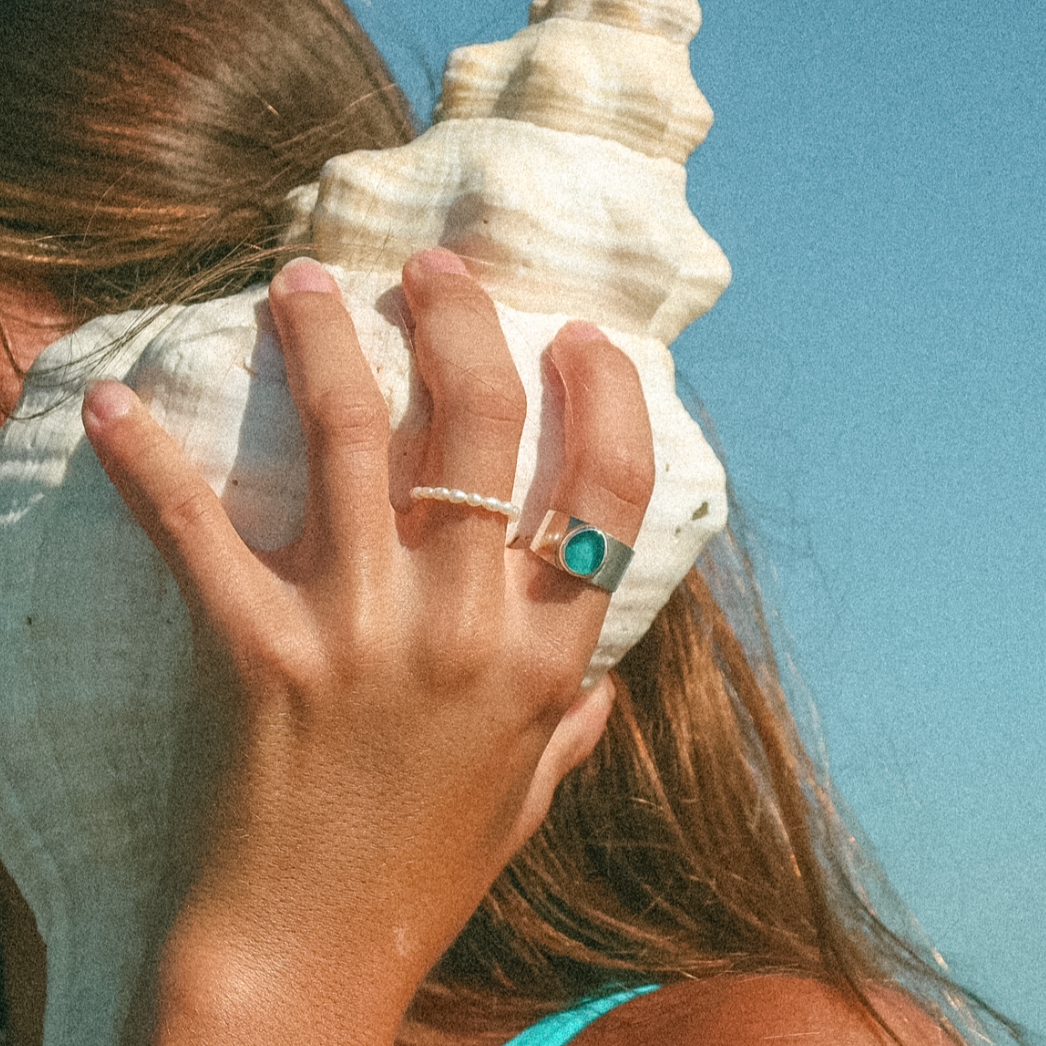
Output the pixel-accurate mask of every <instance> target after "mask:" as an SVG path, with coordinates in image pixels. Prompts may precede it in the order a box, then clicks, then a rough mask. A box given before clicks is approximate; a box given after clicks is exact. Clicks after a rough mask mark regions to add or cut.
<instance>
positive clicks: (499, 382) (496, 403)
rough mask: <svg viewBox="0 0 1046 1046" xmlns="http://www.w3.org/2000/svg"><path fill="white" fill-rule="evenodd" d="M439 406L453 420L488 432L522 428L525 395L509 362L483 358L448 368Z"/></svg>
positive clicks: (525, 410)
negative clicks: (476, 361) (469, 364)
mask: <svg viewBox="0 0 1046 1046" xmlns="http://www.w3.org/2000/svg"><path fill="white" fill-rule="evenodd" d="M442 391H443V393H444V395H443V397H442V403H441V404H440V407H439V409H440V410H441V411H442V412H443V413H444V414H445V415H447V416H450V417H453V418H455V419H460V418H464V419H467V421H468V422H469V423H470V424H472V425H476V426H479V427H481V428H483V429H490V430H492V431H504V430H506V429H508V430H513V431H514V430H518V429H522V427H523V422H524V420H525V419H526V416H527V394H526V390H525V389H524V388H523V382H522V381H521V380H520V377H519V374H517V373H516V368H515V367H514V366H513V365H512V363H511V361H506V362H505V363H502V362H500V361H493V360H491V361H484V362H480V363H475V364H473V365H472V366H470V367H468V368H467V369H461V370H458V369H455V368H451V369H450V370H449V372H448V376H447V379H446V380H445V381H444V383H443V390H442Z"/></svg>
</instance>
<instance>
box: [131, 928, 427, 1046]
mask: <svg viewBox="0 0 1046 1046" xmlns="http://www.w3.org/2000/svg"><path fill="white" fill-rule="evenodd" d="M269 931H270V932H268V933H266V934H265V936H264V937H263V938H259V939H251V938H250V937H249V936H246V935H244V934H243V933H241V932H239V931H237V930H230V928H229V926H227V925H226V926H222V927H218V926H217V925H216V923H215V921H213V920H209V919H206V918H201V917H200V916H198V915H197V916H194V917H189V918H179V920H178V922H177V924H176V925H175V927H174V929H173V931H172V933H171V935H170V937H169V938H168V941H167V943H166V945H165V948H164V951H163V955H162V957H161V961H160V965H159V970H158V976H157V982H156V996H155V1000H156V1001H155V1023H154V1034H153V1038H152V1044H153V1046H190V1044H191V1046H248V1044H249V1046H270V1044H272V1046H277V1044H278V1046H320V1044H323V1046H331V1044H337V1046H392V1043H393V1042H394V1040H395V1035H396V1031H397V1029H398V1027H399V1024H400V1021H401V1019H402V1016H403V1013H404V1011H405V1010H406V1007H407V1005H408V1003H409V1002H410V998H411V997H412V995H413V992H414V989H415V986H416V985H415V983H414V980H415V979H414V978H408V977H407V976H406V975H405V974H404V972H403V971H401V970H397V967H396V963H395V962H394V961H393V962H387V963H384V964H383V963H382V961H381V958H380V957H375V956H373V955H366V954H359V955H354V954H353V952H352V949H351V948H349V947H346V948H344V949H340V950H338V951H337V953H331V952H330V951H328V952H325V953H320V952H318V951H316V950H314V949H308V948H304V947H303V946H302V944H301V941H302V940H303V939H307V935H306V936H305V937H304V938H303V935H297V934H295V935H293V936H291V937H281V936H280V935H279V934H278V933H273V932H271V931H272V927H271V925H270V927H269ZM388 958H389V957H388V956H386V957H385V959H388Z"/></svg>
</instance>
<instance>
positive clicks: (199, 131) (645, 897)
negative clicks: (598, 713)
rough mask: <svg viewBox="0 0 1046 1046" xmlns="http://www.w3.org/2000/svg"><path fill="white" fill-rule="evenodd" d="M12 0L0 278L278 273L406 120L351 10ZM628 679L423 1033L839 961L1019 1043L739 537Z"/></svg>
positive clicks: (4, 55) (213, 283) (502, 884)
mask: <svg viewBox="0 0 1046 1046" xmlns="http://www.w3.org/2000/svg"><path fill="white" fill-rule="evenodd" d="M15 6H16V10H15V12H14V13H12V14H10V15H8V14H7V13H6V12H5V19H4V22H3V24H2V25H0V82H4V83H5V84H6V85H15V86H16V88H17V90H13V89H9V94H8V98H7V99H6V100H5V105H4V106H3V107H2V108H0V272H3V271H7V272H8V273H13V274H16V275H19V274H21V275H24V276H29V277H34V278H37V279H42V280H44V281H46V282H47V284H48V285H49V286H50V287H51V288H52V289H53V290H54V292H55V293H56V294H57V295H58V296H59V297H60V298H61V299H62V300H63V301H64V302H66V303H68V304H69V306H70V307H71V308H73V309H74V310H76V312H77V313H78V314H79V315H81V316H86V315H90V314H92V313H97V312H102V311H110V310H120V309H126V308H128V307H132V306H140V305H148V304H154V303H162V302H166V301H171V300H188V299H190V298H192V297H198V298H204V297H216V296H218V295H220V294H222V293H227V292H229V291H232V290H235V289H238V288H239V287H240V286H242V285H244V284H245V283H247V282H248V281H250V280H252V279H257V278H259V277H260V276H265V275H267V274H268V273H267V267H268V265H269V264H270V262H271V252H270V251H269V248H271V246H272V244H273V243H274V235H275V232H276V226H277V223H278V214H279V209H280V204H281V201H282V199H283V196H284V194H285V193H286V192H287V190H288V189H290V188H292V187H293V186H294V185H297V184H300V183H304V182H307V181H310V180H312V179H314V178H315V177H316V174H317V172H318V170H319V167H320V165H321V164H322V163H323V162H324V161H325V160H326V159H327V158H329V157H330V156H332V155H335V154H337V153H341V152H346V151H349V150H351V149H353V148H369V147H383V146H388V145H394V144H399V143H400V142H402V141H404V140H406V139H407V138H408V137H409V136H410V134H411V130H412V126H411V120H410V116H409V112H408V110H407V108H406V105H405V103H404V101H403V99H402V97H401V96H400V95H399V93H398V92H397V91H396V90H395V88H394V87H393V86H392V85H391V82H390V79H389V77H388V74H387V72H386V71H385V69H384V67H383V66H382V64H381V62H380V59H379V58H378V57H377V55H376V53H375V52H374V50H373V47H372V46H371V45H370V43H369V41H367V39H366V37H365V36H364V35H363V34H362V32H361V31H360V29H359V27H358V26H357V25H356V24H355V22H354V21H353V20H352V18H351V16H350V15H349V14H348V13H347V11H346V10H345V9H344V8H343V5H342V2H341V0H310V2H306V0H221V2H212V3H205V4H201V3H199V2H198V0H79V2H78V3H77V4H75V5H67V4H64V3H60V2H59V0H25V2H22V3H18V4H16V5H15ZM617 684H618V695H619V696H618V701H617V705H616V708H615V710H614V713H613V715H612V717H611V721H610V724H609V727H608V730H607V733H606V736H605V737H604V739H603V741H602V742H601V744H600V745H599V746H598V748H597V749H596V751H595V752H594V753H593V755H592V756H591V757H590V758H589V759H588V760H587V761H586V762H585V763H584V764H583V765H582V766H580V767H579V768H578V769H577V770H575V771H574V772H573V773H572V774H571V775H569V776H568V778H567V779H566V780H565V781H564V782H563V783H562V785H561V786H560V788H559V790H558V792H557V795H556V799H555V802H554V804H553V808H552V810H551V812H550V814H549V816H548V818H547V820H546V822H545V824H544V826H543V827H542V829H541V830H540V831H539V832H538V834H537V835H536V836H535V838H534V839H533V840H532V841H531V842H530V843H529V844H528V845H527V846H526V847H525V848H524V850H523V851H522V852H521V853H520V854H519V855H518V856H517V858H516V859H515V860H514V861H513V862H512V864H511V865H510V866H509V868H508V869H507V870H506V871H505V872H504V874H503V875H502V876H501V877H500V879H499V880H498V882H497V883H496V884H495V886H494V887H493V889H492V890H491V892H490V894H489V896H488V898H487V899H486V900H485V902H484V903H483V905H482V907H481V908H480V909H479V911H478V912H477V913H476V915H475V916H474V918H473V919H472V921H471V923H470V924H469V926H468V927H467V928H466V930H465V931H464V932H463V933H462V935H461V936H460V938H459V940H458V941H457V942H456V943H455V945H454V946H453V947H452V948H451V950H450V951H449V952H448V953H447V955H446V956H445V957H444V959H443V960H442V962H441V963H440V964H439V966H438V967H437V968H436V969H435V970H434V971H433V972H432V974H431V975H430V977H429V978H428V980H427V981H426V983H425V984H424V985H423V986H422V988H421V989H420V991H419V992H418V995H417V998H416V1000H415V1003H414V1006H413V1008H412V1012H411V1014H410V1017H409V1019H408V1021H407V1022H406V1024H405V1026H404V1029H403V1041H404V1042H409V1043H435V1042H440V1043H462V1044H463V1043H472V1042H482V1041H490V1042H496V1041H504V1039H505V1038H506V1037H507V1035H509V1034H511V1033H512V1032H513V1031H515V1030H518V1029H519V1028H521V1027H523V1026H525V1025H526V1024H528V1023H529V1022H531V1021H532V1020H534V1019H535V1018H536V1017H538V1016H540V1015H542V1014H544V1013H547V1012H550V1011H552V1010H555V1009H558V1008H561V1007H562V1006H564V1005H568V1004H570V1003H572V1002H575V1001H577V1000H579V999H581V998H584V997H586V996H590V995H597V994H600V993H602V992H605V991H607V990H608V989H610V988H613V987H617V986H627V985H638V984H642V983H648V982H651V981H657V982H662V983H665V982H670V981H674V980H680V979H685V978H696V977H710V976H715V975H719V974H723V973H731V972H752V971H760V972H768V971H789V972H799V973H808V974H811V975H814V976H818V977H821V978H825V979H827V980H829V981H831V982H833V983H835V984H836V985H838V986H839V987H840V988H842V989H843V990H844V991H846V992H848V993H850V994H851V995H852V996H855V997H856V998H857V999H859V1000H860V1001H862V1002H863V1003H864V1004H865V1005H866V1006H868V1007H869V1009H872V1007H871V1005H870V1003H869V1001H868V998H867V995H866V988H867V987H868V986H869V985H871V984H884V985H894V986H897V987H899V988H901V989H902V990H904V991H907V992H909V993H910V994H911V997H912V998H914V999H916V1000H917V1001H918V1003H919V1005H920V1006H922V1007H923V1008H924V1009H926V1010H927V1012H929V1013H931V1014H934V1015H935V1016H936V1017H937V1018H938V1019H940V1020H942V1021H943V1022H945V1023H946V1024H948V1025H949V1026H950V1027H952V1028H953V1029H954V1031H955V1035H956V1037H957V1040H959V1039H960V1037H961V1036H963V1035H972V1034H974V1033H976V1032H977V1030H978V1027H979V1026H978V1024H977V1022H976V1019H975V1017H974V1015H973V1011H974V1010H976V1011H977V1012H979V1013H980V1014H981V1016H982V1017H985V1018H986V1019H988V1020H989V1021H992V1020H995V1021H998V1022H999V1026H1000V1029H1001V1030H1002V1031H1004V1032H1010V1033H1013V1034H1015V1035H1016V1034H1017V1030H1016V1029H1015V1028H1014V1027H1013V1026H1012V1025H1010V1024H1008V1023H1007V1022H1006V1021H1005V1020H1004V1019H1003V1018H1001V1017H1000V1016H999V1015H998V1014H997V1013H996V1012H995V1011H993V1010H991V1009H990V1008H989V1007H987V1006H986V1005H985V1004H983V1003H982V1002H981V1001H980V1000H979V999H977V998H976V997H975V996H972V995H969V994H964V993H962V992H961V991H959V990H958V989H957V988H956V987H955V985H954V984H952V982H951V981H950V980H949V979H948V977H947V976H946V974H945V973H944V972H942V970H941V969H940V968H939V967H938V966H937V965H935V963H934V962H933V961H932V955H931V954H929V952H928V951H927V950H926V949H920V948H918V947H916V946H915V945H914V944H912V943H911V942H910V940H909V939H908V938H907V937H906V936H905V934H904V933H903V932H897V930H898V929H900V930H901V931H903V930H905V929H906V928H905V927H903V926H901V927H899V928H891V927H889V926H888V925H887V924H886V922H885V921H884V920H883V918H882V917H881V916H880V915H879V914H877V911H876V907H875V905H874V904H873V900H872V898H871V896H870V893H869V891H873V892H874V890H875V889H880V890H885V889H886V887H885V881H884V880H882V879H881V878H880V877H879V876H878V873H877V872H876V871H875V869H874V867H871V866H868V865H862V861H863V858H862V855H861V851H860V849H859V847H857V845H856V844H855V842H854V840H853V838H852V837H851V835H850V833H849V831H848V830H847V827H846V825H845V824H844V821H843V819H842V818H841V817H840V815H839V813H838V810H837V806H836V803H835V801H834V799H833V795H832V792H831V787H830V784H829V782H828V781H827V779H826V778H825V777H824V775H823V774H822V773H821V772H820V771H819V769H818V767H817V766H816V764H815V763H814V762H813V760H812V759H811V757H810V756H809V754H808V752H807V749H806V748H805V747H804V745H803V743H802V739H801V737H800V732H799V730H798V728H797V726H796V723H795V720H794V719H793V717H792V715H791V714H790V712H789V708H788V703H787V701H786V696H785V687H784V685H783V683H782V680H781V677H780V674H779V672H778V667H777V664H776V661H775V657H774V653H773V647H772V644H771V642H770V639H769V637H768V632H767V629H766V627H765V624H764V621H763V617H762V610H761V607H760V602H759V595H758V592H757V590H756V587H755V583H754V581H753V572H752V570H751V566H750V563H749V561H748V559H747V556H746V554H745V552H744V548H743V544H742V543H740V542H738V541H736V540H735V539H734V537H733V536H732V535H731V534H729V533H727V534H725V535H723V536H722V537H720V538H719V539H717V541H716V542H715V543H714V544H713V547H712V548H711V549H710V550H709V551H708V552H707V553H706V554H705V556H704V557H703V559H702V561H701V564H700V570H695V571H693V572H691V574H690V576H689V577H688V578H687V580H686V582H685V583H684V584H683V585H681V586H680V587H679V589H678V590H677V591H676V592H675V594H674V595H673V597H672V599H671V601H670V602H669V604H668V605H667V606H666V607H665V609H664V610H663V611H662V612H661V613H660V614H659V615H658V616H657V619H656V621H655V623H654V626H653V627H652V629H651V630H650V632H649V633H648V635H647V636H646V637H645V638H644V639H643V640H642V642H641V643H640V644H639V645H638V646H637V647H636V648H635V649H634V650H633V651H632V652H631V653H630V654H629V655H628V656H627V657H626V658H625V660H624V661H623V662H622V664H621V665H620V667H619V670H618V672H617ZM869 869H870V870H869ZM969 1007H972V1008H973V1009H972V1010H971V1009H970V1008H969ZM1018 1037H1019V1036H1018Z"/></svg>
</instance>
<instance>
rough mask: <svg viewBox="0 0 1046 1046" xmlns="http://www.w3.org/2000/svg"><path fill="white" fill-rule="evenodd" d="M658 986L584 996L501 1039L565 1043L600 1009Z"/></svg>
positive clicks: (522, 1044)
mask: <svg viewBox="0 0 1046 1046" xmlns="http://www.w3.org/2000/svg"><path fill="white" fill-rule="evenodd" d="M658 987H660V985H657V984H644V985H643V986H642V987H640V988H628V989H626V990H624V991H619V992H614V993H613V994H612V995H604V996H602V997H601V998H598V999H587V1000H586V1001H585V1002H583V1003H580V1004H579V1005H578V1006H575V1007H574V1008H573V1009H570V1010H564V1011H563V1012H562V1013H553V1014H550V1015H549V1016H548V1017H545V1018H543V1019H542V1020H540V1021H538V1022H537V1024H533V1025H531V1026H530V1027H529V1028H527V1030H526V1031H523V1032H520V1034H519V1035H517V1036H516V1037H515V1038H514V1039H511V1040H510V1041H509V1042H507V1043H505V1046H565V1044H566V1043H568V1042H570V1040H571V1039H572V1038H574V1036H575V1035H577V1033H578V1032H580V1031H581V1030H582V1029H584V1028H587V1027H588V1026H589V1025H590V1024H591V1023H592V1022H593V1021H594V1020H596V1018H597V1017H602V1016H603V1014H604V1013H609V1012H610V1011H611V1010H613V1009H615V1008H616V1007H618V1006H621V1005H622V1004H623V1003H626V1002H628V1001H629V1000H630V999H634V998H635V997H636V996H637V995H645V994H646V993H647V992H652V991H655V990H656V989H657V988H658Z"/></svg>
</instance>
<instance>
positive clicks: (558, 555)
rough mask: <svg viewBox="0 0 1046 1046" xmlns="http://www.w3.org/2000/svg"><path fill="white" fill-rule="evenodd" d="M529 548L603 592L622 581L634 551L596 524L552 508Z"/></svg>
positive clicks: (612, 589)
mask: <svg viewBox="0 0 1046 1046" xmlns="http://www.w3.org/2000/svg"><path fill="white" fill-rule="evenodd" d="M530 551H531V552H533V553H534V554H535V555H538V556H540V557H541V558H542V559H543V560H545V562H546V563H551V564H552V565H553V566H554V567H559V569H560V570H565V571H566V572H567V573H568V574H573V575H574V577H579V578H583V579H584V580H585V581H587V582H588V583H589V584H590V585H595V586H596V588H601V589H603V590H604V591H606V592H613V591H614V590H615V589H616V588H617V586H618V585H620V584H621V578H622V577H623V576H624V573H625V571H626V570H627V569H628V564H629V563H631V562H632V556H633V554H634V553H633V551H632V549H630V548H629V547H628V545H626V544H625V543H624V542H623V541H618V539H617V538H615V537H611V536H610V535H609V534H608V533H606V531H603V530H600V529H599V527H594V526H592V524H591V523H586V522H585V521H584V520H583V519H578V518H577V517H576V516H571V515H570V514H569V513H567V512H557V511H555V509H550V510H549V511H548V512H546V513H545V518H544V519H543V520H542V522H541V526H540V527H538V532H537V533H536V534H535V535H534V540H533V541H531V543H530Z"/></svg>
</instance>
